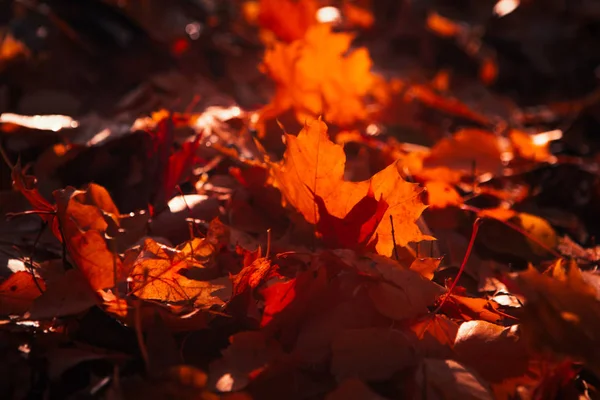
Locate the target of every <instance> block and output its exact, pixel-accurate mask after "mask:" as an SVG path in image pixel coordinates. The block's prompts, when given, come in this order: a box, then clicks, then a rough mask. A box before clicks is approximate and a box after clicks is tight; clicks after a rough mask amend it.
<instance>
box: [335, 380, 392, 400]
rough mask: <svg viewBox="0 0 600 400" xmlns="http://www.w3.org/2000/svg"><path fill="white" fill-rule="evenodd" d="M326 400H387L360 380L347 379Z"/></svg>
mask: <svg viewBox="0 0 600 400" xmlns="http://www.w3.org/2000/svg"><path fill="white" fill-rule="evenodd" d="M325 400H385V397H381V396H380V395H378V394H377V393H375V392H373V391H372V390H371V389H370V388H369V387H368V386H367V385H366V384H365V383H364V382H362V381H361V380H359V379H346V380H345V381H343V382H342V383H341V384H340V385H339V386H338V387H337V388H336V389H335V390H334V391H333V392H331V393H329V394H328V395H327V397H325Z"/></svg>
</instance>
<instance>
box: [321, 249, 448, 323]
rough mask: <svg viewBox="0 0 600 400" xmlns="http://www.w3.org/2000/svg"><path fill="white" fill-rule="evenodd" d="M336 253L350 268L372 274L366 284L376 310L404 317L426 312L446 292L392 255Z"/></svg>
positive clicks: (383, 313)
mask: <svg viewBox="0 0 600 400" xmlns="http://www.w3.org/2000/svg"><path fill="white" fill-rule="evenodd" d="M333 253H334V254H335V255H337V256H338V257H339V258H340V260H341V262H342V263H343V264H345V265H346V267H347V268H351V269H355V270H356V271H358V272H360V273H361V274H364V275H366V276H369V277H371V278H373V280H372V281H371V282H367V284H366V287H367V292H368V294H369V297H370V298H371V300H372V302H373V305H374V306H375V308H376V309H377V311H379V312H380V313H381V314H382V315H384V316H386V317H388V318H392V319H396V320H402V319H407V318H415V317H418V316H420V315H423V314H426V313H427V311H428V310H427V307H428V306H430V305H433V303H434V302H435V300H436V299H437V297H438V296H440V295H441V294H442V293H444V288H442V287H441V286H439V285H437V284H435V283H433V282H431V281H429V280H428V279H426V278H424V277H422V276H421V275H420V274H419V273H418V272H415V271H413V270H410V269H407V268H404V267H402V266H401V265H400V264H398V262H396V261H394V260H392V259H390V258H387V257H382V256H378V255H375V254H372V255H368V256H360V255H357V254H356V253H354V252H353V251H350V250H335V251H334V252H333Z"/></svg>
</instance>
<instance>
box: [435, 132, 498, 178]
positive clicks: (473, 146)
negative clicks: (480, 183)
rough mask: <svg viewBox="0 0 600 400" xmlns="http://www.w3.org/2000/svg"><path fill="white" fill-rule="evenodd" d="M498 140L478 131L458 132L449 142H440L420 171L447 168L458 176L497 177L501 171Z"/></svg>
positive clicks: (443, 140)
mask: <svg viewBox="0 0 600 400" xmlns="http://www.w3.org/2000/svg"><path fill="white" fill-rule="evenodd" d="M501 155H502V150H501V148H500V145H499V141H498V138H497V137H496V136H495V135H494V134H492V133H490V132H487V131H483V130H479V129H462V130H460V131H458V132H456V133H455V134H454V135H453V136H452V137H451V138H443V139H441V140H440V141H438V142H437V143H436V144H435V146H433V148H432V149H431V152H430V153H429V155H427V157H425V159H424V160H423V167H425V168H436V167H447V168H450V169H453V170H456V171H460V172H461V173H462V174H473V172H474V170H475V172H476V173H477V174H482V173H491V174H493V175H497V174H499V173H500V172H501V171H502V168H503V167H504V166H503V164H502V159H501Z"/></svg>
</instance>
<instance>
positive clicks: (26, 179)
mask: <svg viewBox="0 0 600 400" xmlns="http://www.w3.org/2000/svg"><path fill="white" fill-rule="evenodd" d="M11 175H12V180H13V183H12V184H13V187H14V188H15V189H17V190H18V191H19V192H21V194H23V196H25V198H26V199H27V201H28V202H29V204H31V206H32V207H33V209H34V210H35V211H41V213H40V214H38V215H39V216H40V218H41V219H42V220H43V221H44V222H46V223H47V224H50V226H52V225H51V224H52V222H53V220H54V216H55V213H56V207H55V206H54V205H52V204H51V203H50V202H49V201H48V200H46V199H45V198H44V197H43V196H42V195H41V194H40V192H39V191H38V189H37V180H36V178H35V177H34V176H31V175H25V174H24V173H23V170H22V169H21V163H20V162H17V164H15V166H14V168H13V169H12V173H11Z"/></svg>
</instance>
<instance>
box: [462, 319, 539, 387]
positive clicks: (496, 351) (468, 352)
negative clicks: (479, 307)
mask: <svg viewBox="0 0 600 400" xmlns="http://www.w3.org/2000/svg"><path fill="white" fill-rule="evenodd" d="M454 350H455V352H456V357H457V360H458V361H460V362H462V363H463V364H465V365H468V366H469V367H471V368H473V369H474V370H475V371H477V372H478V373H479V374H480V375H481V376H482V377H483V378H484V379H486V380H487V381H488V382H490V383H491V386H492V389H493V391H494V393H495V395H496V397H497V398H512V397H513V396H514V395H515V392H516V391H517V388H518V387H519V386H526V387H530V388H531V387H535V386H536V385H537V383H538V382H539V381H540V379H541V376H542V371H541V370H540V367H541V362H540V360H537V359H536V358H535V357H534V355H533V354H532V353H531V352H530V351H529V349H528V347H527V345H526V343H525V342H524V341H523V339H522V338H521V337H520V334H519V326H518V325H513V326H509V327H504V326H499V325H496V324H492V323H489V322H485V321H468V322H465V323H463V324H462V325H461V326H460V327H459V329H458V333H457V335H456V340H455V342H454ZM489 360H494V362H493V363H490V362H489Z"/></svg>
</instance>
